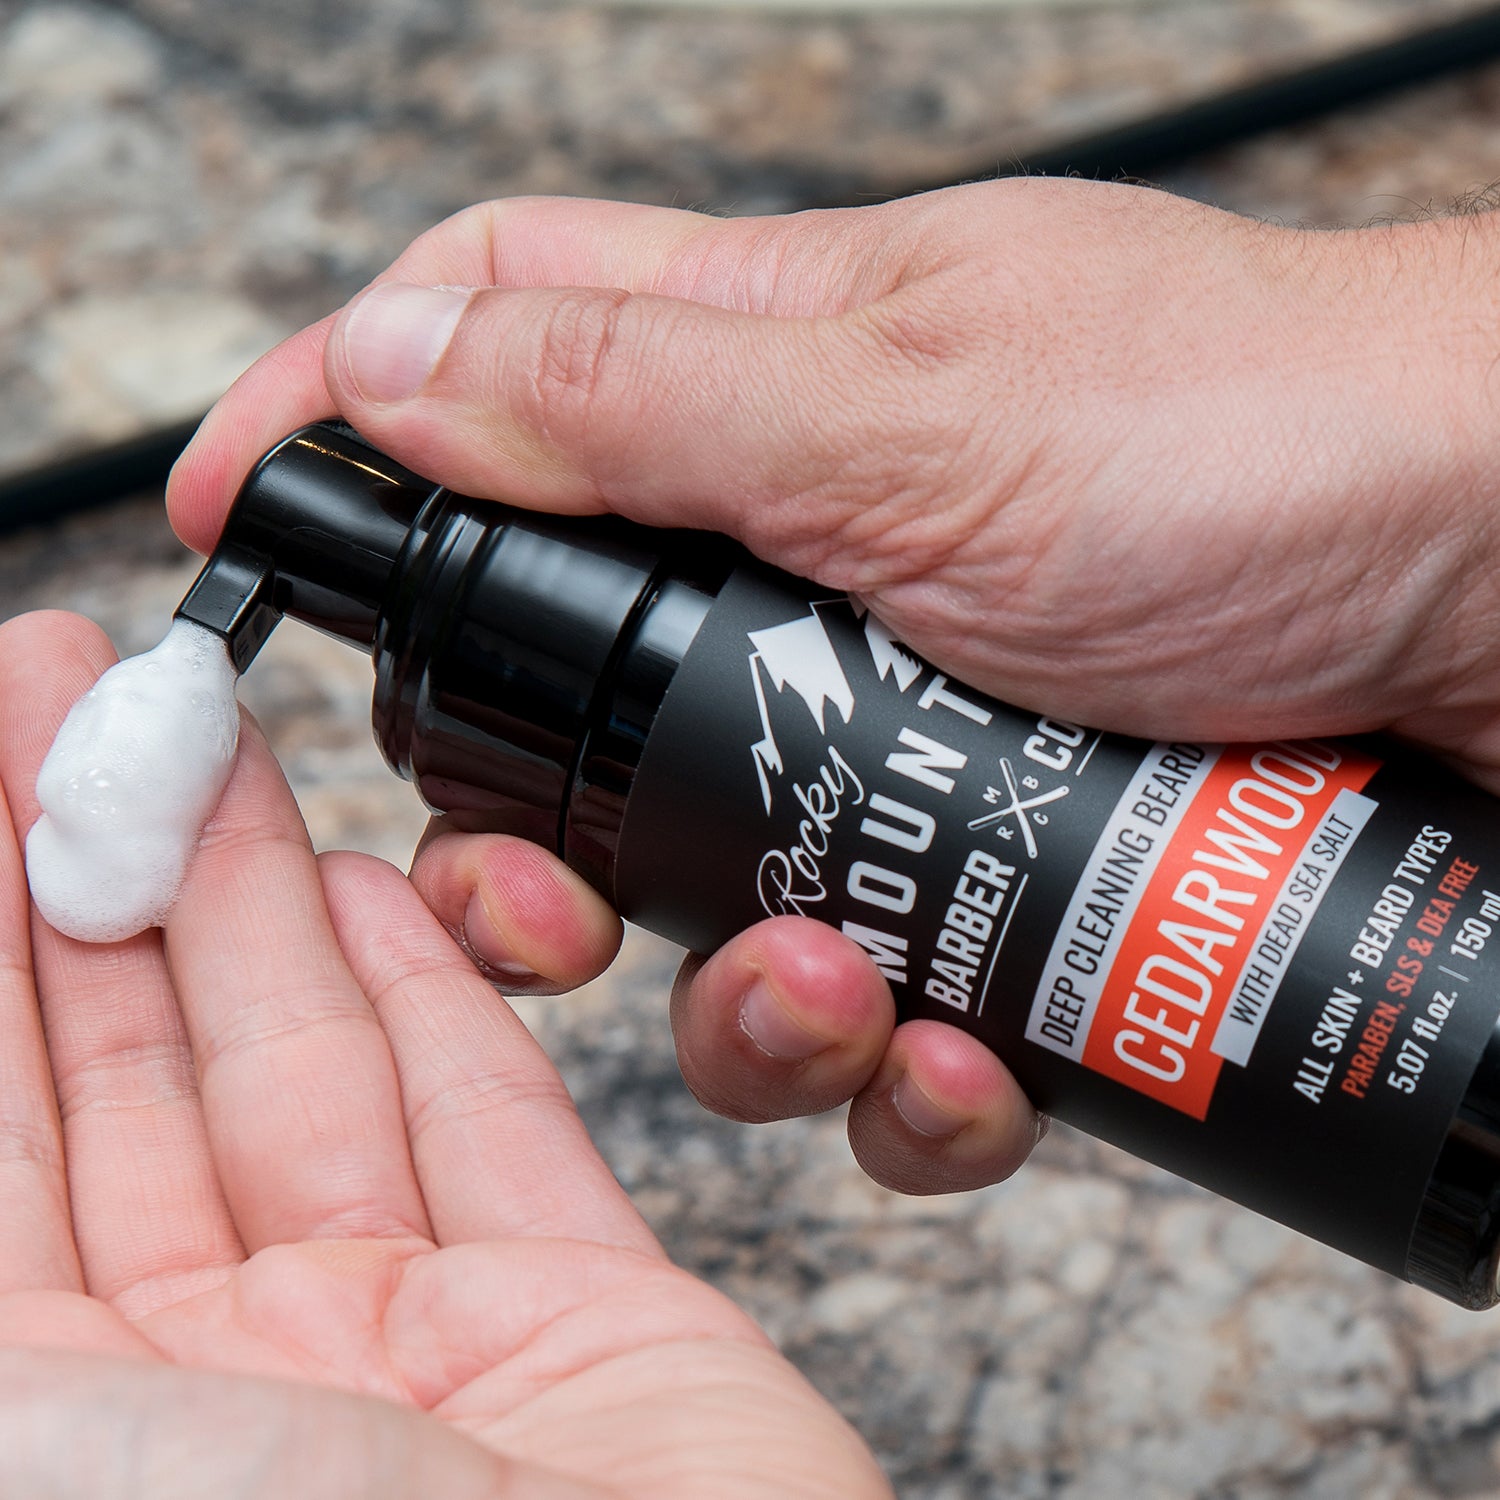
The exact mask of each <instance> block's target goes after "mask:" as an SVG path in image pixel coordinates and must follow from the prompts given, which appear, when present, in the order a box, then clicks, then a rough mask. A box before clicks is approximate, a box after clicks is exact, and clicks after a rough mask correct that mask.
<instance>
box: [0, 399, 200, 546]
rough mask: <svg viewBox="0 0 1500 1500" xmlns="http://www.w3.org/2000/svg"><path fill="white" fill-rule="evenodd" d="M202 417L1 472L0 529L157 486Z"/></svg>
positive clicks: (54, 517)
mask: <svg viewBox="0 0 1500 1500" xmlns="http://www.w3.org/2000/svg"><path fill="white" fill-rule="evenodd" d="M202 420H203V418H202V417H201V416H198V417H194V418H193V419H192V420H191V421H187V422H175V423H173V424H172V426H170V427H159V428H157V429H155V430H154V431H151V432H145V433H142V434H140V436H138V437H133V438H128V439H126V440H125V441H124V442H119V443H111V444H109V445H108V446H107V447H103V448H90V449H87V450H86V451H85V452H83V453H76V454H72V455H70V456H69V457H67V458H60V459H57V460H56V461H55V462H53V463H49V464H45V465H43V466H41V467H39V468H35V469H29V470H27V471H25V472H23V473H20V474H13V475H12V476H11V477H10V478H8V479H7V478H3V477H0V534H3V533H5V532H8V531H18V530H20V529H21V527H23V526H40V525H45V524H48V523H50V522H53V521H60V520H62V518H63V517H64V516H70V515H73V514H75V513H76V512H78V511H82V510H89V509H92V508H93V507H94V506H96V505H102V504H104V503H105V502H107V501H112V500H123V499H125V498H126V497H127V496H130V495H138V494H140V493H142V492H143V491H145V490H152V489H160V488H161V487H162V486H163V485H164V484H165V483H166V481H167V474H168V473H169V472H170V471H171V468H172V465H173V464H174V463H176V462H177V457H178V455H179V454H180V453H181V452H182V450H183V449H184V448H185V447H187V443H188V439H189V438H190V437H192V435H193V433H194V432H196V431H197V429H198V424H199V422H201V421H202Z"/></svg>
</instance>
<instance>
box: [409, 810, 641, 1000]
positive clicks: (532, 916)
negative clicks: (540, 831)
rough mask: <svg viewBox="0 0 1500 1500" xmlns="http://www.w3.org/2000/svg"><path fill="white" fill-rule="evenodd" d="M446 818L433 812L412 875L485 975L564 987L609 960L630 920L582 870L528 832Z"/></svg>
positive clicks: (538, 987)
mask: <svg viewBox="0 0 1500 1500" xmlns="http://www.w3.org/2000/svg"><path fill="white" fill-rule="evenodd" d="M442 827H443V825H442V822H441V820H439V819H434V821H433V824H432V828H433V830H435V831H434V832H433V833H432V835H431V836H429V837H427V838H425V839H424V840H423V843H422V846H421V848H420V850H419V851H418V853H417V858H416V861H415V862H414V863H413V865H412V872H411V883H412V884H413V885H414V886H415V887H416V889H417V892H418V894H420V896H421V897H422V899H423V900H424V901H425V902H426V903H427V905H428V907H429V908H430V909H431V910H432V913H433V915H434V916H436V917H437V919H438V921H440V922H441V923H442V924H443V926H444V927H446V928H447V929H448V931H449V932H450V933H451V934H452V935H453V937H454V938H455V939H456V940H457V941H458V943H459V945H460V946H461V947H462V948H463V949H464V951H465V952H466V953H467V954H468V955H469V957H470V958H471V959H472V960H473V961H474V963H475V964H476V965H477V966H478V968H479V971H480V972H481V973H482V974H483V975H484V976H485V978H486V979H488V980H490V981H491V982H492V983H494V984H497V985H500V986H501V987H502V988H503V989H504V990H505V991H506V992H507V993H508V994H528V995H540V994H558V993H560V992H562V991H564V990H571V989H576V988H577V987H578V986H579V985H580V984H586V983H587V982H588V981H589V980H590V979H593V978H595V977H596V976H597V975H599V974H602V973H603V972H604V971H605V969H607V968H608V967H609V965H610V963H611V961H612V960H613V958H614V956H615V954H616V953H618V952H619V949H620V940H621V938H622V937H623V935H624V928H623V927H622V925H621V922H620V919H619V917H618V916H616V915H615V913H614V911H613V909H612V908H611V907H610V906H609V904H608V902H606V901H605V900H604V898H603V897H602V896H600V895H599V894H598V892H597V891H595V890H594V888H593V887H592V886H590V885H589V884H588V883H587V882H586V881H585V880H584V879H583V878H582V877H581V876H579V875H576V874H574V872H573V871H572V870H570V869H568V867H567V866H566V865H564V864H563V863H562V862H561V861H560V860H558V859H555V858H554V857H553V856H552V855H550V854H548V853H547V852H546V851H545V850H543V849H540V848H538V847H537V846H536V845H535V844H529V843H527V842H526V841H525V840H523V839H514V838H505V837H502V836H500V835H490V834H464V833H453V832H444V831H442Z"/></svg>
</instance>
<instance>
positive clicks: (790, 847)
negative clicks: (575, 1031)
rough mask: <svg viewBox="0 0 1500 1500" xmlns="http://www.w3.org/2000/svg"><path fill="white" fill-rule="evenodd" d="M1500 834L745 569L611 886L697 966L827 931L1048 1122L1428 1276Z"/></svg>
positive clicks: (1495, 925)
mask: <svg viewBox="0 0 1500 1500" xmlns="http://www.w3.org/2000/svg"><path fill="white" fill-rule="evenodd" d="M1496 824H1497V819H1496V815H1495V804H1494V802H1493V799H1491V798H1489V797H1487V796H1485V795H1484V794H1482V793H1480V792H1478V791H1477V790H1475V789H1474V788H1472V787H1470V786H1468V785H1467V784H1466V783H1464V782H1463V781H1461V780H1459V779H1458V778H1456V777H1454V776H1452V775H1451V774H1450V773H1448V772H1446V771H1444V770H1442V769H1441V768H1439V767H1437V766H1436V765H1434V764H1432V763H1431V762H1428V761H1426V760H1422V759H1418V758H1415V757H1410V756H1407V755H1406V754H1405V753H1404V752H1402V751H1400V750H1398V749H1397V748H1395V747H1393V746H1390V745H1386V744H1383V743H1382V744H1376V743H1367V742H1363V741H1360V742H1352V741H1339V742H1331V741H1330V742H1323V741H1308V742H1295V743H1278V744H1273V745H1260V746H1256V745H1229V746H1218V745H1202V744H1157V745H1152V744H1148V743H1146V742H1144V741H1140V740H1132V739H1127V738H1124V737H1121V736H1116V735H1107V734H1100V733H1098V732H1096V731H1093V730H1088V729H1084V728H1082V727H1080V726H1078V725H1074V724H1069V723H1064V722H1061V721H1058V720H1054V719H1048V718H1043V717H1038V716H1036V715H1029V714H1024V713H1022V712H1020V711H1018V710H1016V709H1012V708H1009V707H1006V706H1005V705H1003V704H1000V703H997V702H995V701H994V700H993V699H990V698H987V697H985V696H983V695H982V694H979V693H976V692H974V691H972V690H970V689H969V688H967V687H965V686H963V685H962V684H961V683H957V682H954V681H952V680H950V679H949V678H947V677H946V676H944V675H943V674H942V673H940V672H938V671H936V670H935V669H934V668H932V667H931V666H930V665H928V664H927V663H926V662H924V661H923V660H921V659H920V658H919V657H917V656H915V655H913V654H912V653H911V652H910V651H908V650H907V649H906V648H905V647H904V646H902V645H901V643H900V642H898V641H895V640H893V639H892V638H891V636H890V635H889V633H888V632H886V631H885V630H884V629H883V627H882V626H881V625H880V624H879V622H878V621H876V620H875V619H874V618H873V616H870V615H868V614H866V613H863V612H861V611H860V610H858V609H857V608H856V607H855V606H854V605H853V604H851V602H850V601H849V600H848V599H847V598H844V597H836V598H822V597H818V596H817V595H816V594H813V593H811V592H810V586H807V585H803V584H801V583H799V582H797V581H796V580H792V579H789V578H786V577H784V576H783V575H780V574H776V573H773V572H771V571H770V570H759V569H745V570H742V571H741V572H740V573H738V574H736V576H735V577H734V578H733V579H732V580H731V581H730V583H729V584H728V585H727V586H726V588H725V589H724V591H723V593H722V594H721V596H720V599H719V601H718V603H717V604H716V605H715V607H714V609H713V611H712V613H711V614H710V616H709V618H708V619H707V621H706V622H705V623H704V626H703V628H702V630H701V631H700V633H699V636H698V638H697V639H696V640H695V642H694V644H693V646H692V648H691V650H690V651H689V653H688V655H687V658H686V660H685V661H684V663H683V665H682V667H681V668H680V669H679V671H678V673H677V676H676V678H675V679H674V681H673V684H672V686H671V689H670V690H669V692H668V694H667V697H666V701H665V703H664V705H663V708H662V711H661V714H660V716H659V718H658V720H657V722H656V725H655V726H654V728H653V730H652V732H651V736H650V739H649V741H648V742H647V745H646V749H645V753H644V756H643V758H642V761H641V766H640V770H639V773H638V776H637V780H636V784H635V787H634V790H633V791H632V793H631V797H630V801H629V803H628V805H627V808H626V813H625V822H624V827H623V830H622V837H621V848H620V857H619V865H618V871H617V876H616V883H617V896H618V900H619V904H620V907H621V910H622V911H623V913H624V914H625V915H626V916H627V917H629V918H631V919H632V920H634V921H637V922H639V923H641V924H642V925H643V926H646V927H649V928H651V929H653V930H654V931H657V932H660V933H662V934H664V935H666V936H668V937H671V938H673V939H675V940H676V941H678V942H681V943H683V944H684V945H686V946H688V947H691V948H695V949H698V950H705V951H706V950H709V949H712V948H713V947H715V946H717V945H718V944H719V943H721V942H723V941H724V940H725V939H726V938H728V937H729V936H731V935H732V934H733V933H735V932H738V931H741V930H743V929H744V928H745V927H748V926H750V925H751V924H752V923H754V922H757V921H759V920H761V919H762V918H763V917H766V916H771V915H777V914H782V913H791V914H797V915H802V916H809V917H816V918H818V919H820V920H822V921H825V922H828V923H830V924H832V925H833V926H835V927H838V928H840V929H841V930H842V931H843V932H845V933H846V934H847V935H848V936H849V937H851V938H852V939H853V940H854V941H855V942H857V943H859V944H860V945H861V947H863V948H864V949H865V951H866V952H868V953H869V954H870V956H871V957H872V958H873V959H874V961H875V962H876V964H877V965H878V966H879V968H880V969H881V971H882V972H883V973H884V974H885V976H886V978H887V979H888V980H889V981H890V983H891V987H892V990H893V992H894V994H895V997H896V1002H897V1005H898V1008H899V1010H900V1013H901V1015H902V1016H903V1018H907V1019H910V1018H912V1017H916V1016H927V1017H932V1018H935V1019H939V1020H943V1021H948V1022H951V1023H952V1024H954V1025H957V1026H960V1027H963V1028H964V1029H965V1030H968V1031H971V1032H973V1033H974V1034H975V1035H976V1036H978V1037H979V1038H981V1039H982V1040H983V1041H984V1042H985V1043H986V1045H988V1046H990V1047H992V1048H993V1049H994V1050H995V1051H996V1052H997V1053H998V1054H999V1055H1000V1056H1001V1057H1003V1058H1004V1059H1005V1061H1006V1062H1007V1064H1008V1065H1009V1066H1010V1067H1011V1069H1012V1070H1013V1071H1014V1073H1015V1074H1016V1077H1017V1078H1018V1079H1019V1080H1020V1082H1021V1084H1022V1085H1023V1087H1024V1088H1025V1089H1026V1090H1027V1092H1028V1093H1029V1094H1030V1096H1031V1098H1032V1099H1033V1100H1034V1101H1035V1103H1036V1104H1037V1105H1038V1106H1039V1107H1040V1108H1042V1109H1045V1110H1047V1111H1049V1112H1051V1113H1053V1114H1055V1115H1057V1116H1058V1117H1059V1118H1061V1119H1065V1120H1068V1121H1070V1122H1072V1123H1073V1124H1076V1125H1078V1126H1080V1127H1081V1128H1083V1129H1085V1130H1088V1131H1090V1132H1092V1133H1093V1134H1095V1135H1098V1136H1100V1137H1102V1138H1104V1139H1107V1140H1110V1141H1113V1142H1115V1143H1117V1144H1119V1145H1121V1146H1124V1147H1125V1148H1126V1149H1128V1150H1131V1151H1133V1152H1135V1153H1136V1154H1137V1155H1139V1156H1142V1157H1144V1158H1146V1159H1147V1160H1151V1161H1155V1162H1157V1163H1159V1164H1161V1165H1163V1166H1165V1167H1167V1168H1169V1169H1171V1170H1172V1171H1175V1172H1177V1173H1179V1174H1180V1175H1182V1176H1185V1177H1188V1178H1190V1179H1192V1180H1194V1181H1196V1182H1199V1183H1202V1184H1204V1185H1205V1186H1207V1187H1210V1188H1212V1189H1214V1190H1215V1191H1217V1192H1220V1193H1223V1194H1225V1195H1226V1196H1228V1197H1232V1198H1234V1199H1236V1200H1238V1201H1239V1202H1241V1203H1244V1204H1247V1205H1248V1206H1250V1207H1251V1208H1254V1209H1257V1210H1258V1211H1260V1212H1262V1213H1265V1214H1268V1215H1270V1216H1271V1217H1273V1218H1276V1219H1279V1220H1281V1221H1282V1222H1284V1223H1287V1224H1290V1225H1293V1226H1294V1227H1296V1228H1298V1229H1301V1230H1303V1231H1305V1232H1307V1233H1309V1234H1312V1235H1315V1236H1316V1237H1318V1238H1320V1239H1322V1240H1325V1241H1326V1242H1328V1243H1330V1244H1333V1245H1337V1246H1338V1247H1340V1248H1342V1249H1344V1250H1347V1251H1348V1252H1350V1253H1351V1254H1355V1255H1358V1256H1359V1257H1361V1258H1362V1259H1364V1260H1367V1261H1369V1262H1370V1263H1371V1264H1374V1265H1377V1266H1380V1267H1382V1268H1383V1269H1385V1270H1388V1271H1391V1272H1393V1273H1394V1274H1397V1275H1401V1274H1404V1271H1405V1266H1406V1251H1407V1245H1408V1242H1409V1239H1410V1236H1411V1230H1412V1225H1413V1223H1414V1221H1415V1217H1416V1214H1417V1211H1418V1208H1419V1206H1420V1203H1421V1198H1422V1193H1423V1189H1424V1188H1425V1186H1426V1183H1427V1179H1428V1177H1429V1175H1430V1173H1431V1170H1432V1165H1433V1162H1434V1160H1435V1158H1436V1155H1437V1151H1438V1148H1439V1146H1440V1145H1441V1143H1442V1139H1443V1136H1444V1133H1445V1131H1446V1129H1447V1126H1448V1123H1449V1121H1450V1119H1451V1118H1452V1115H1453V1113H1454V1111H1455V1109H1456V1108H1457V1105H1458V1102H1459V1100H1460V1098H1461V1097H1462V1095H1463V1091H1464V1089H1465V1086H1466V1085H1467V1083H1468V1081H1469V1078H1470V1075H1471V1074H1472V1072H1473V1068H1474V1064H1475V1061H1476V1060H1477V1058H1478V1056H1479V1053H1480V1050H1481V1049H1482V1047H1483V1045H1484V1042H1485V1040H1486V1038H1487V1037H1488V1035H1489V1032H1490V1030H1491V1027H1492V1026H1493V1024H1494V1021H1495V1016H1496V1011H1497V1008H1500V986H1497V984H1496V975H1495V949H1496V946H1497V945H1500V936H1495V937H1493V938H1492V936H1491V934H1492V932H1500V831H1497V827H1496Z"/></svg>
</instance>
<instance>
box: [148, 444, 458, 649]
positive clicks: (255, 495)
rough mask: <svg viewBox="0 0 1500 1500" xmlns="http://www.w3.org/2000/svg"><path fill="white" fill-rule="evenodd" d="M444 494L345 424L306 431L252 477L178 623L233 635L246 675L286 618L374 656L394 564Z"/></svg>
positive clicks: (230, 645) (276, 451)
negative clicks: (434, 499)
mask: <svg viewBox="0 0 1500 1500" xmlns="http://www.w3.org/2000/svg"><path fill="white" fill-rule="evenodd" d="M436 488H437V487H436V486H435V485H433V484H432V483H431V481H429V480H426V479H421V478H419V477H418V476H417V475H415V474H413V473H412V472H411V471H410V470H409V469H404V468H402V466H401V465H400V464H398V463H396V462H394V461H393V460H392V459H390V458H387V457H386V456H385V455H384V454H383V453H379V452H377V451H376V450H375V449H373V448H371V447H370V446H369V445H368V444H366V443H365V442H363V441H362V440H361V439H360V438H359V436H358V435H357V434H356V433H355V432H354V431H353V430H352V429H351V428H349V427H346V426H344V425H343V424H342V423H334V422H324V423H320V424H318V425H316V426H313V427H304V428H303V429H301V431H299V432H295V433H293V434H292V435H291V436H290V437H289V438H287V439H285V440H284V441H283V442H281V443H278V444H277V445H276V447H274V448H273V449H271V451H270V452H269V453H267V454H266V455H265V457H264V458H262V459H261V461H260V462H259V463H258V464H257V465H256V466H255V468H254V470H253V471H252V472H251V474H250V476H249V478H248V479H246V481H245V483H244V485H243V486H242V487H241V489H240V492H239V495H238V497H237V498H236V499H235V502H234V506H233V508H232V509H231V510H230V512H229V519H228V520H227V521H226V522H225V524H224V530H223V533H222V535H221V536H220V538H219V542H218V545H217V546H216V547H215V548H214V550H213V552H212V554H211V555H210V556H209V559H208V561H207V563H205V564H204V567H203V570H202V572H201V573H199V575H198V577H197V580H196V581H195V582H194V584H193V586H192V588H190V589H189V590H188V592H187V595H186V597H185V598H184V599H183V601H182V603H181V604H180V605H178V607H177V611H176V615H177V617H178V618H179V619H185V620H192V621H194V622H195V623H196V624H199V625H202V626H205V627H206V628H207V629H209V630H212V631H213V632H214V633H215V634H216V635H221V636H223V637H224V640H225V642H226V644H227V645H228V648H229V655H230V659H231V660H232V661H233V662H234V667H235V670H236V671H237V672H243V671H244V670H245V668H246V667H248V666H249V665H250V663H251V662H252V661H254V659H255V657H256V654H257V653H258V652H259V651H260V648H261V647H262V646H263V645H265V643H266V639H267V638H268V637H269V636H270V634H271V632H272V630H274V629H275V628H276V626H277V624H278V623H279V622H280V620H281V617H282V616H283V615H287V614H290V615H294V616H296V617H297V618H298V619H300V620H303V621H305V622H306V623H307V624H309V625H313V626H315V627H316V628H318V629H319V630H324V631H327V632H328V633H329V634H330V635H335V636H338V637H339V638H340V639H342V640H345V641H348V642H349V643H350V645H353V646H358V647H360V648H361V649H363V650H366V651H369V650H371V649H372V648H373V646H374V643H375V630H376V622H377V619H378V616H379V611H380V606H381V602H382V600H383V599H384V598H385V595H386V591H387V586H388V584H389V582H390V578H391V573H392V570H393V568H394V567H395V565H396V560H397V558H398V557H399V556H400V553H401V549H402V547H403V546H404V545H405V543H406V539H407V535H408V533H409V532H410V530H411V526H412V523H413V521H414V520H415V519H416V516H417V513H418V512H419V511H420V510H421V508H422V506H423V504H424V503H425V502H426V501H427V500H428V499H429V498H430V497H431V496H432V495H433V494H434V492H435V491H436Z"/></svg>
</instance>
